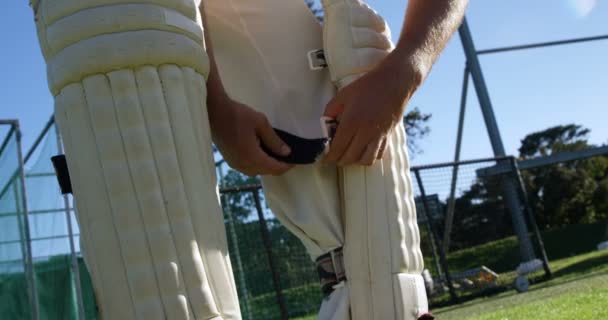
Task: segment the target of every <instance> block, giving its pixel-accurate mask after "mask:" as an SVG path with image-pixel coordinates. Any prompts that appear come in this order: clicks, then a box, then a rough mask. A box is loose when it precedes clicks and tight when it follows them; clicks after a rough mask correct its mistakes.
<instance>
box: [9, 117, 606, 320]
mask: <svg viewBox="0 0 608 320" xmlns="http://www.w3.org/2000/svg"><path fill="white" fill-rule="evenodd" d="M0 128H1V127H0ZM0 133H2V134H4V137H0V139H2V140H0V143H2V144H1V145H0V147H2V148H1V151H2V152H0V185H1V186H2V189H1V190H0V191H2V194H1V195H0V297H1V298H2V299H1V300H0V301H1V303H0V319H30V318H32V312H33V310H34V308H33V303H36V305H37V306H38V308H37V312H38V313H39V319H78V318H79V313H80V312H82V313H83V315H84V318H85V319H95V318H96V317H97V312H96V307H95V303H94V295H93V290H92V286H91V281H90V278H89V275H88V272H87V270H86V267H85V265H84V263H83V261H82V258H81V256H80V246H79V231H78V227H77V221H76V217H75V215H74V212H73V210H72V209H70V208H71V201H67V202H66V199H64V198H63V196H62V195H61V193H60V190H59V187H58V184H57V180H56V177H55V173H54V170H53V167H52V164H51V162H50V160H49V159H50V157H51V156H53V155H55V154H57V153H59V150H58V147H59V144H58V140H57V135H56V131H55V128H54V126H52V125H50V126H49V127H47V128H46V130H45V131H44V132H43V135H42V137H41V139H40V143H39V144H36V146H35V148H34V151H33V152H30V153H29V154H28V155H27V158H28V161H27V162H26V164H27V165H26V168H25V181H26V185H25V186H26V189H27V205H28V213H29V219H28V222H29V230H28V231H29V236H30V237H31V241H29V242H28V241H26V238H27V234H26V229H25V220H24V219H23V217H24V205H23V200H24V199H23V194H22V191H21V190H22V189H21V185H20V179H19V175H18V172H19V158H18V143H17V136H16V132H15V131H14V130H5V131H3V132H2V131H0ZM216 158H217V159H216V160H217V161H218V163H217V164H216V168H217V171H218V177H219V184H220V195H221V196H220V198H221V201H222V206H223V209H224V217H225V226H226V231H227V236H228V243H229V250H230V257H231V261H232V267H233V271H234V276H235V280H236V284H237V290H238V294H239V298H240V304H241V310H242V313H243V318H244V319H264V320H265V319H284V318H298V317H300V316H308V315H313V314H315V313H316V312H317V311H318V308H319V305H320V303H321V299H322V295H321V291H320V287H319V284H318V278H317V274H316V270H315V267H314V264H313V262H312V261H311V259H310V257H309V256H308V254H307V253H306V250H305V248H304V247H303V246H302V244H301V243H300V242H299V240H298V239H297V238H296V237H295V236H293V235H292V234H291V233H290V232H289V231H288V230H287V229H286V228H285V227H283V226H282V225H281V224H280V223H279V222H278V221H277V219H276V218H275V217H274V216H273V214H272V212H271V211H270V210H269V209H268V207H267V205H266V203H265V201H264V194H263V192H262V190H261V187H260V185H259V180H258V179H255V178H248V177H245V176H243V175H241V174H239V173H238V172H236V171H234V170H230V169H229V168H228V166H227V165H226V164H225V163H224V162H223V161H222V160H221V157H220V156H219V155H217V157H216ZM582 170H587V171H589V172H593V173H594V175H593V179H591V180H589V179H590V178H589V177H588V176H585V175H582V174H581V172H582ZM517 172H518V170H517V166H515V165H514V162H513V161H512V159H511V158H501V159H482V160H473V161H464V162H460V163H448V164H440V165H431V166H420V167H414V168H412V172H411V173H412V180H413V181H414V184H413V185H414V188H415V189H414V192H415V200H416V207H417V212H418V224H419V226H420V231H421V239H422V250H423V253H424V256H425V262H426V263H425V265H426V268H428V269H429V271H430V275H431V276H430V277H427V280H430V279H432V280H433V283H434V285H433V286H429V287H428V290H429V291H428V292H429V297H430V300H431V303H432V305H433V306H439V305H442V304H445V303H451V301H452V300H451V297H450V294H449V291H450V290H449V289H450V285H449V282H448V281H447V280H448V278H449V279H450V280H451V287H452V289H453V290H452V291H453V292H454V296H456V297H458V298H460V299H467V298H471V297H475V296H479V295H486V294H490V293H496V292H500V291H504V290H507V289H511V288H512V287H513V280H514V279H515V277H516V276H517V273H516V272H515V270H516V268H518V266H519V265H520V264H521V262H524V261H522V249H521V245H520V244H521V241H520V240H521V237H518V235H517V232H516V231H515V228H514V224H513V221H514V218H513V217H514V215H515V214H519V215H520V216H521V217H523V221H524V223H525V224H526V225H527V228H528V230H529V231H530V233H528V232H526V233H525V235H524V236H525V237H526V238H528V241H529V242H530V243H531V245H532V247H533V254H534V255H535V257H538V258H542V250H541V247H540V246H539V245H538V241H537V239H536V238H535V237H534V233H533V232H532V231H534V230H535V228H534V223H533V222H534V221H533V220H531V219H530V218H531V217H535V218H536V220H538V225H539V229H540V230H541V231H542V238H543V239H544V240H545V241H544V243H545V248H546V252H547V255H548V257H549V258H550V259H560V258H563V257H566V256H568V255H572V254H580V253H584V252H588V251H591V250H593V249H594V248H595V246H596V245H597V244H598V243H600V242H602V241H606V240H608V231H607V230H608V228H607V227H606V223H605V220H606V218H607V217H606V216H605V215H606V212H607V211H606V210H605V209H606V204H605V201H604V200H605V199H606V198H608V197H603V195H604V194H607V193H608V191H607V190H608V182H606V181H608V180H607V178H606V172H608V161H607V160H606V157H594V158H591V159H587V160H581V161H578V162H569V163H559V164H553V165H549V166H542V167H536V168H533V169H524V170H522V171H521V175H519V176H518V175H517ZM505 181H506V182H508V184H506V183H505ZM520 181H521V183H519V182H520ZM564 181H566V182H567V183H564ZM509 185H510V186H511V187H512V188H513V190H514V192H515V193H514V195H515V200H516V202H515V203H509V202H508V201H507V200H508V198H507V197H505V194H506V190H505V188H506V186H507V187H508V186H509ZM541 186H544V187H542V188H541ZM513 190H512V191H513ZM524 191H526V192H524ZM581 194H583V196H582V195H581ZM579 199H592V200H593V199H595V200H593V201H591V202H589V203H588V204H587V207H585V208H586V209H585V210H583V211H580V208H581V204H580V203H578V202H576V201H579ZM602 201H604V202H602ZM66 209H67V210H66ZM572 210H579V211H576V212H572ZM66 212H69V218H70V220H68V219H67V217H68V215H66ZM556 213H557V214H561V215H566V216H568V215H569V216H570V217H571V218H570V220H568V219H559V221H562V222H560V223H561V224H559V223H557V222H556V221H557V220H555V219H556ZM552 219H553V220H552ZM450 221H451V223H449V222H450ZM563 221H568V222H567V223H565V224H564V222H563ZM68 222H70V223H71V224H72V227H73V228H72V239H73V245H74V248H73V252H72V247H71V243H70V241H69V240H70V230H69V224H68ZM572 224H575V225H572ZM448 229H449V232H446V230H448ZM564 237H567V238H569V239H575V240H576V241H568V242H567V243H565V242H564V241H560V239H563V238H564ZM30 247H31V251H30V252H31V255H32V260H33V262H34V263H33V268H30V269H28V267H27V266H28V264H27V261H28V259H27V252H28V250H29V249H28V248H30ZM442 255H443V258H445V259H442ZM74 258H76V259H74ZM75 262H76V263H75ZM74 266H77V268H75V267H74ZM77 270H78V271H79V272H76V271H77ZM30 275H31V276H30ZM542 275H543V272H542V270H540V271H537V272H536V273H534V274H532V275H531V277H530V278H531V279H532V280H534V279H539V277H540V276H542ZM496 276H498V278H497V277H496ZM78 278H80V279H81V281H80V282H78V281H77V279H78ZM32 283H34V284H35V287H36V295H35V296H34V297H35V299H33V297H32V295H30V294H29V292H30V290H31V288H32ZM78 283H80V288H79V286H77V284H78ZM429 283H430V282H429ZM79 291H81V294H79ZM79 297H80V298H79ZM79 304H81V305H82V308H79Z"/></svg>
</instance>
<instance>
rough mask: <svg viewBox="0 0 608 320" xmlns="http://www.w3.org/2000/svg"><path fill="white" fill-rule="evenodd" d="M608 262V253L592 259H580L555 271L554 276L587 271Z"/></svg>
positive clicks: (558, 276)
mask: <svg viewBox="0 0 608 320" xmlns="http://www.w3.org/2000/svg"><path fill="white" fill-rule="evenodd" d="M607 264H608V255H602V256H598V257H594V258H591V259H587V260H583V261H579V262H577V263H574V264H571V265H569V266H567V267H565V268H562V269H559V270H557V271H555V272H554V273H553V277H554V278H560V277H564V276H567V275H571V274H576V273H587V272H589V271H591V270H592V269H594V268H596V267H598V266H602V265H607Z"/></svg>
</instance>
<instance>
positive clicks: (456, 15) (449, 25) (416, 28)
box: [394, 0, 468, 79]
mask: <svg viewBox="0 0 608 320" xmlns="http://www.w3.org/2000/svg"><path fill="white" fill-rule="evenodd" d="M467 2H468V0H409V1H408V6H407V11H406V16H405V22H404V24H403V29H402V31H401V36H400V37H399V42H398V43H397V47H396V49H395V51H394V54H395V55H396V56H397V57H398V58H400V59H403V60H407V62H408V63H414V64H415V67H416V68H417V69H418V71H419V72H420V75H421V79H423V78H425V77H426V76H427V74H428V73H429V72H430V69H431V67H432V65H433V63H435V60H436V59H437V57H438V56H439V54H440V53H441V51H443V49H444V48H445V46H446V44H447V42H448V40H449V39H450V38H451V37H452V35H453V34H454V32H455V31H456V30H457V28H458V26H459V25H460V23H461V22H462V18H463V16H464V11H465V8H466V5H467Z"/></svg>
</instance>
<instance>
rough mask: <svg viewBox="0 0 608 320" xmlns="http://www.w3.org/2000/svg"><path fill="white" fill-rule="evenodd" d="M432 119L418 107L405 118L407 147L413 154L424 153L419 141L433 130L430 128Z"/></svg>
mask: <svg viewBox="0 0 608 320" xmlns="http://www.w3.org/2000/svg"><path fill="white" fill-rule="evenodd" d="M431 117H432V115H431V114H430V113H422V112H420V109H418V108H417V107H415V108H414V109H412V111H409V112H408V113H406V114H405V117H403V124H404V125H405V133H406V134H407V147H408V149H409V150H410V152H411V153H412V154H416V153H420V152H422V150H421V149H420V146H419V145H418V141H419V140H420V139H422V138H424V137H426V136H427V135H428V134H429V133H430V132H431V128H430V127H429V126H428V122H429V120H431Z"/></svg>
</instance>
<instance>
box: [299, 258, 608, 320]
mask: <svg viewBox="0 0 608 320" xmlns="http://www.w3.org/2000/svg"><path fill="white" fill-rule="evenodd" d="M550 266H551V270H552V272H553V274H554V277H553V279H551V280H550V281H545V282H542V283H538V284H534V285H531V286H530V290H529V291H528V292H526V293H521V294H518V293H517V292H515V290H509V291H507V292H503V293H501V294H498V295H495V296H491V297H486V298H479V299H475V300H471V301H467V302H465V303H462V304H459V305H453V306H449V307H445V308H441V309H435V310H432V311H433V313H434V314H435V316H436V319H437V320H545V319H546V320H577V319H593V320H608V251H606V250H605V251H602V252H591V253H587V254H581V255H577V256H572V257H568V258H562V259H559V260H554V261H552V262H551V263H550ZM540 274H541V273H538V274H536V275H532V277H534V276H538V275H540ZM501 277H503V278H504V279H513V278H514V274H512V273H504V274H501ZM509 281H510V280H509ZM314 319H316V317H315V316H308V317H303V318H298V319H297V320H314Z"/></svg>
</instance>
